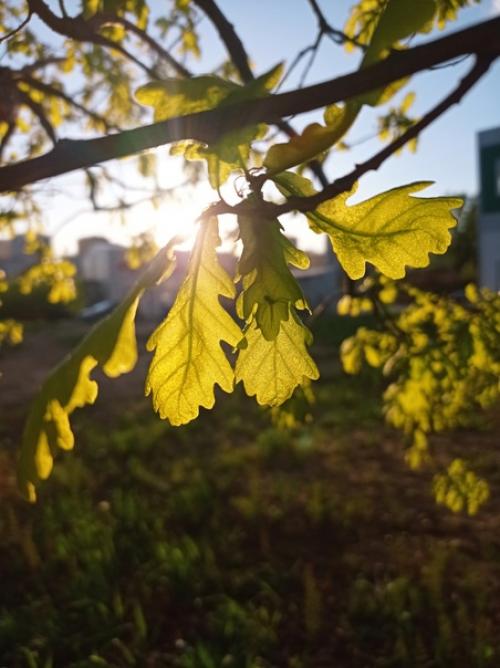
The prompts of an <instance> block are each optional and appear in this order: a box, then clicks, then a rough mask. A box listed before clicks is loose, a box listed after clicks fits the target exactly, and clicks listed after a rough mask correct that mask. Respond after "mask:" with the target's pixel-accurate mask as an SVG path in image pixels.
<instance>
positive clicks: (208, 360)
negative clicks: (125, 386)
mask: <svg viewBox="0 0 500 668" xmlns="http://www.w3.org/2000/svg"><path fill="white" fill-rule="evenodd" d="M219 243H220V240H219V236H218V230H217V220H216V219H211V220H210V221H208V222H207V223H203V224H202V225H201V227H200V229H199V232H198V237H197V240H196V245H195V247H194V249H193V252H192V255H191V260H190V263H189V268H188V273H187V276H186V278H185V280H184V282H183V284H182V286H181V288H180V290H179V293H178V295H177V298H176V300H175V303H174V305H173V306H172V309H171V311H170V313H169V314H168V316H167V318H166V320H165V321H164V322H163V323H162V324H161V325H160V326H159V327H158V328H157V329H156V331H155V332H154V333H153V334H152V336H151V337H150V339H149V341H148V344H147V347H148V350H154V351H155V354H154V357H153V360H152V362H151V366H150V367H149V372H148V376H147V378H146V394H152V396H153V406H154V409H155V410H156V411H157V412H158V413H159V415H160V417H162V418H167V419H168V420H169V421H170V423H171V424H173V425H181V424H186V423H187V422H190V421H191V420H193V419H194V418H196V417H197V416H198V413H199V409H200V407H204V408H212V406H213V405H214V403H215V396H214V385H215V384H218V385H219V386H220V387H221V388H222V389H223V390H225V391H226V392H230V391H231V390H232V389H233V384H234V373H233V370H232V368H231V366H230V364H229V361H228V359H227V357H226V355H225V353H224V351H223V350H222V348H221V345H220V344H221V341H225V342H227V343H228V344H229V345H230V346H233V347H234V346H236V345H237V343H238V342H239V340H240V339H241V331H240V329H239V327H238V326H237V324H236V323H235V322H234V320H233V319H232V318H231V316H230V315H229V314H228V313H227V312H226V311H225V309H224V308H223V307H222V306H221V304H220V302H219V297H220V296H224V297H234V295H235V288H234V284H233V282H232V280H231V278H230V277H229V276H228V274H227V273H226V272H225V270H224V269H223V268H222V267H221V265H220V264H219V260H218V258H217V253H216V250H215V249H216V247H217V246H218V244H219Z"/></svg>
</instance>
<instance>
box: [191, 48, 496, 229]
mask: <svg viewBox="0 0 500 668" xmlns="http://www.w3.org/2000/svg"><path fill="white" fill-rule="evenodd" d="M493 60H494V57H492V56H489V57H482V58H477V59H476V62H475V63H474V65H473V67H472V68H471V69H470V70H469V72H468V73H467V74H466V76H465V77H464V78H463V79H462V80H461V81H460V83H459V85H458V86H457V87H456V88H455V89H454V90H453V91H452V92H451V93H449V94H448V95H447V96H446V97H445V98H444V99H443V100H441V102H439V103H438V104H437V105H436V106H435V107H433V108H432V109H431V110H430V111H428V112H427V114H425V116H423V117H422V118H421V119H420V120H419V121H418V122H417V123H415V125H412V126H411V127H410V128H408V130H406V132H404V133H403V134H402V135H401V136H400V137H398V138H397V139H395V140H394V141H393V142H391V143H390V144H388V145H387V146H385V147H384V148H383V149H381V150H380V151H378V152H377V153H376V154H375V155H373V156H372V157H371V158H369V159H368V160H366V161H365V162H362V163H359V164H358V165H356V167H355V169H353V170H352V171H351V172H349V174H346V175H345V176H342V177H340V178H339V179H336V180H335V181H333V182H332V183H330V184H329V185H328V186H327V187H326V188H323V190H320V191H319V192H317V193H316V194H314V195H310V196H309V197H289V198H288V199H287V200H286V202H284V203H283V204H274V203H273V202H262V201H261V202H259V203H258V209H259V211H260V212H261V213H262V212H263V208H265V212H264V213H265V215H266V217H272V218H274V217H276V216H281V215H283V214H285V213H289V212H290V211H300V212H302V213H305V212H307V211H312V210H314V209H315V208H316V207H317V206H319V205H320V204H321V203H322V202H326V201H327V200H329V199H333V198H334V197H337V196H338V195H340V194H342V193H345V192H349V191H350V190H352V188H353V186H354V184H355V183H356V182H357V181H359V179H360V178H361V177H362V176H364V175H365V174H366V173H367V172H370V171H374V170H377V169H378V168H379V167H380V166H381V165H382V164H383V163H384V162H385V161H386V160H387V158H389V157H390V156H391V155H393V154H394V153H396V151H398V150H399V149H400V148H402V147H403V146H404V145H405V144H406V143H407V142H409V141H410V140H412V139H414V138H415V137H417V136H418V135H419V134H420V133H421V132H422V131H423V130H424V129H425V128H427V127H428V126H429V125H431V124H432V123H433V122H434V121H435V120H436V119H437V118H439V117H440V116H441V115H442V114H444V113H445V111H447V110H448V109H449V108H450V107H452V106H453V105H455V104H458V103H459V102H460V101H461V99H462V98H463V97H464V95H466V93H468V91H469V90H470V89H471V88H472V87H473V86H474V84H476V83H477V82H478V81H479V79H481V77H482V76H483V75H484V74H485V73H486V72H487V71H488V69H489V67H490V66H491V63H492V62H493ZM250 206H255V205H253V204H250V205H249V203H248V202H247V201H244V202H241V203H240V204H236V205H235V206H232V207H230V206H228V205H226V204H225V203H223V202H217V203H216V204H214V205H213V206H212V207H210V208H209V209H208V210H207V212H206V214H204V215H220V214H226V213H231V214H238V213H242V212H247V213H248V211H249V208H250Z"/></svg>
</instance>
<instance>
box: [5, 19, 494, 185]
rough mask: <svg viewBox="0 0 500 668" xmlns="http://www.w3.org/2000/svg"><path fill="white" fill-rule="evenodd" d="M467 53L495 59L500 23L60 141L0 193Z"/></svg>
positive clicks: (299, 107) (363, 88) (357, 90)
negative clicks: (285, 88) (180, 112)
mask: <svg viewBox="0 0 500 668" xmlns="http://www.w3.org/2000/svg"><path fill="white" fill-rule="evenodd" d="M464 54H476V55H478V56H483V57H486V58H488V57H490V58H495V57H497V56H498V55H499V54H500V18H495V19H491V20H490V21H486V22H484V23H481V24H478V25H476V26H473V27H471V28H468V29H466V30H462V31H460V32H456V33H453V34H451V35H448V36H447V37H441V38H439V39H436V40H434V41H432V42H427V43H425V44H422V45H420V46H416V47H414V48H412V49H408V50H405V51H400V52H397V53H394V54H392V55H390V56H389V57H388V58H386V59H385V60H382V61H380V62H378V63H376V64H375V65H372V66H370V67H367V68H365V69H362V70H358V71H356V72H353V73H351V74H347V75H344V76H341V77H338V78H336V79H333V80H331V81H327V82H324V83H321V84H316V85H314V86H308V87H306V88H302V89H300V90H295V91H292V92H288V93H281V94H279V95H270V96H268V97H265V98H261V99H257V100H252V101H247V102H245V103H243V104H235V105H231V106H227V107H223V108H218V109H213V110H210V111H204V112H200V113H197V114H190V115H188V116H181V117H178V118H173V119H170V120H168V121H162V122H159V123H154V124H152V125H146V126H144V127H140V128H136V129H134V130H125V131H123V132H121V133H119V134H116V135H109V136H106V137H100V138H98V139H87V140H63V141H60V142H58V144H57V145H56V147H55V148H54V149H53V150H52V151H50V152H49V153H47V154H45V155H43V156H40V157H38V158H32V159H30V160H26V161H23V162H18V163H15V164H12V165H7V166H5V167H2V168H0V192H7V191H12V190H18V189H19V188H21V187H22V186H25V185H27V184H29V183H34V182H36V181H40V180H41V179H44V178H48V177H51V176H57V175H59V174H65V173H67V172H70V171H73V170H74V169H80V168H84V167H90V166H92V165H95V164H97V163H99V162H104V161H106V160H111V159H113V158H122V157H125V156H128V155H132V154H134V153H138V152H140V151H143V150H145V149H148V148H153V147H155V146H160V145H163V144H167V143H169V142H173V141H179V140H181V139H189V138H191V139H197V140H199V141H202V142H205V143H208V144H211V143H214V142H216V141H217V140H218V139H220V138H221V137H222V136H223V135H224V134H226V133H227V132H229V131H231V130H234V129H237V128H241V127H245V126H248V125H254V124H256V123H272V124H277V123H278V122H279V121H280V120H281V119H282V118H283V117H286V116H289V115H292V114H299V113H304V112H307V111H312V110H313V109H317V108H320V107H324V106H326V105H328V104H333V103H335V102H340V101H343V100H346V99H350V98H352V97H355V96H357V95H361V94H363V93H366V92H369V91H371V90H374V89H378V88H381V87H383V86H386V85H388V84H389V83H391V82H393V81H397V80H399V79H402V78H404V77H407V76H410V75H411V74H415V73H416V72H420V71H423V70H425V69H428V68H429V67H431V66H432V65H436V64H438V63H442V62H446V61H448V60H451V59H452V58H456V57H458V56H461V55H464Z"/></svg>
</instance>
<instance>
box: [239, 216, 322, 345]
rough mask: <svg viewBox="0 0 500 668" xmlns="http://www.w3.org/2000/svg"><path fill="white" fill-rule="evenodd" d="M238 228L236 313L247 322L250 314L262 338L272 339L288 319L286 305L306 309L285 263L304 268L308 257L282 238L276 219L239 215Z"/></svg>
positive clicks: (295, 281)
mask: <svg viewBox="0 0 500 668" xmlns="http://www.w3.org/2000/svg"><path fill="white" fill-rule="evenodd" d="M239 228H240V236H241V240H242V241H243V252H242V254H241V259H240V262H239V265H238V270H239V273H240V275H241V276H242V278H243V291H242V293H241V295H240V297H239V300H238V305H239V309H240V315H241V317H242V318H244V319H245V320H247V321H248V320H249V319H250V318H251V317H252V316H253V317H254V318H255V321H256V324H257V327H258V328H259V329H260V330H261V332H262V334H263V336H264V338H266V339H268V340H273V339H275V338H276V336H277V335H278V332H279V329H280V324H281V322H282V321H283V320H286V319H287V318H288V315H289V307H290V305H292V306H296V307H297V308H300V309H305V308H307V304H306V301H305V299H304V295H303V294H302V290H301V289H300V286H299V284H298V282H297V280H296V278H295V277H294V276H293V274H292V272H291V271H290V269H289V267H288V265H289V264H291V265H293V266H295V267H299V268H300V269H307V267H308V266H309V258H308V257H307V255H306V254H305V253H303V252H302V251H300V250H299V249H297V248H296V247H295V246H294V245H293V244H292V243H291V241H289V240H288V239H287V238H286V237H285V235H284V234H283V232H282V229H283V228H282V227H281V225H280V223H279V221H278V220H266V219H264V218H255V217H249V216H240V218H239Z"/></svg>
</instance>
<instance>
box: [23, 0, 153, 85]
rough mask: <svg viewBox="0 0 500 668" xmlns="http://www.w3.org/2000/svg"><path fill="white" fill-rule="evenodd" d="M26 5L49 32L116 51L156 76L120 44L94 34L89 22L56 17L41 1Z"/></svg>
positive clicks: (36, 0)
mask: <svg viewBox="0 0 500 668" xmlns="http://www.w3.org/2000/svg"><path fill="white" fill-rule="evenodd" d="M28 4H29V8H30V12H32V13H33V14H37V15H38V16H39V17H40V18H41V19H42V21H43V22H44V23H45V24H46V25H47V26H49V28H51V30H53V31H54V32H56V33H58V34H59V35H63V36H64V37H71V39H74V40H75V41H76V42H89V43H91V44H97V45H99V46H103V47H106V48H108V49H112V50H114V51H117V52H118V53H121V54H122V56H125V58H128V60H130V61H131V62H133V63H134V64H135V65H137V67H140V68H141V69H142V70H144V71H145V72H146V73H147V74H149V76H151V77H155V76H156V72H155V70H154V69H152V68H150V67H148V66H147V65H145V64H144V63H143V62H141V61H140V60H139V59H138V58H136V56H134V54H133V53H130V52H129V51H127V49H125V47H123V46H122V45H121V44H118V43H117V42H113V40H111V39H108V38H107V37H105V36H104V35H100V34H99V33H97V32H95V30H94V28H93V26H92V23H91V22H89V21H85V19H83V18H82V17H80V16H77V17H69V16H63V17H61V16H58V15H57V14H54V13H53V12H52V10H51V9H50V7H49V6H48V5H46V4H45V2H43V0H28Z"/></svg>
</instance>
